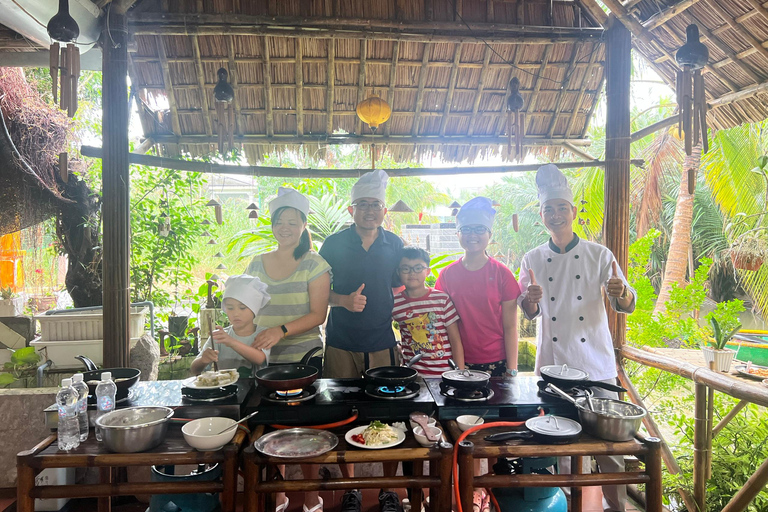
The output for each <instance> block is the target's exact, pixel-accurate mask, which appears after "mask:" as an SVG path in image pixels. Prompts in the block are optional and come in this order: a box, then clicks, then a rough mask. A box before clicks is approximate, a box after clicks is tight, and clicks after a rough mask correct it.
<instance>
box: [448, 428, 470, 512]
mask: <svg viewBox="0 0 768 512" xmlns="http://www.w3.org/2000/svg"><path fill="white" fill-rule="evenodd" d="M474 448H475V445H474V443H472V442H471V441H466V440H465V441H462V442H460V443H459V447H458V449H459V455H458V460H457V463H458V465H459V472H458V474H459V481H458V482H453V485H455V486H458V488H459V496H460V497H461V508H462V510H463V511H464V512H468V511H470V510H472V494H473V493H474V491H475V486H474V480H475V464H474V456H473V453H472V452H473V451H474Z"/></svg>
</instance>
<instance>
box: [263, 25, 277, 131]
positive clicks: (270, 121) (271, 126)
mask: <svg viewBox="0 0 768 512" xmlns="http://www.w3.org/2000/svg"><path fill="white" fill-rule="evenodd" d="M261 57H262V58H263V59H264V65H263V73H264V107H265V108H266V110H267V117H266V125H267V137H271V136H273V135H274V134H275V121H274V116H273V115H272V65H271V64H270V62H269V37H268V36H264V37H263V38H262V51H261Z"/></svg>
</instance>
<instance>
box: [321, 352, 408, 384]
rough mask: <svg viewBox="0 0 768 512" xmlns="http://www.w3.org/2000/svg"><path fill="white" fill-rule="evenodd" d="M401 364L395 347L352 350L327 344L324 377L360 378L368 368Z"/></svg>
mask: <svg viewBox="0 0 768 512" xmlns="http://www.w3.org/2000/svg"><path fill="white" fill-rule="evenodd" d="M366 360H367V361H366ZM366 363H367V364H366ZM399 364H400V352H399V351H398V350H397V349H396V348H395V347H392V348H387V349H384V350H379V351H378V352H351V351H349V350H342V349H340V348H334V347H329V346H327V345H326V347H325V357H324V359H323V378H325V379H359V378H360V377H362V375H363V372H364V371H365V370H367V369H368V368H378V367H379V366H397V365H399Z"/></svg>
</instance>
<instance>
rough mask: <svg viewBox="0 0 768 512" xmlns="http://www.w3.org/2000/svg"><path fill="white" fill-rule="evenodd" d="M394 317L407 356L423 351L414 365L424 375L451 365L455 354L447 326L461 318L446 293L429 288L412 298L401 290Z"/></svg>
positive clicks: (433, 374)
mask: <svg viewBox="0 0 768 512" xmlns="http://www.w3.org/2000/svg"><path fill="white" fill-rule="evenodd" d="M392 318H394V320H395V321H396V322H397V324H398V325H399V326H400V337H401V343H402V347H403V356H404V358H405V359H406V361H407V360H409V359H410V358H412V357H413V356H414V355H416V354H424V356H423V357H422V358H421V360H420V361H418V362H416V363H414V365H413V366H412V368H414V369H416V370H418V371H419V373H420V374H422V375H424V376H431V377H434V376H439V375H440V374H441V373H443V372H445V371H448V370H450V369H451V367H450V365H449V364H448V359H450V358H451V357H452V356H453V354H452V353H451V343H450V341H449V340H448V331H446V329H445V328H446V327H447V326H449V325H451V324H452V323H454V322H456V321H458V320H459V315H458V314H457V313H456V308H454V307H453V302H451V298H450V297H449V296H448V294H447V293H445V292H441V291H439V290H433V289H432V288H430V289H429V293H427V294H426V295H424V296H423V297H418V298H415V299H412V298H410V297H407V296H406V295H405V291H402V292H400V293H398V294H397V295H395V306H394V308H393V309H392Z"/></svg>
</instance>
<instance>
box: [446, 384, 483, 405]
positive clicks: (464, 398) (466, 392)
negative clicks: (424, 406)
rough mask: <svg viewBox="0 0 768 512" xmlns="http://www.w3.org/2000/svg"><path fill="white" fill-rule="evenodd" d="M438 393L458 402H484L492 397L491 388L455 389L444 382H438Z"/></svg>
mask: <svg viewBox="0 0 768 512" xmlns="http://www.w3.org/2000/svg"><path fill="white" fill-rule="evenodd" d="M440 394H442V395H444V396H447V397H448V398H450V399H452V400H458V401H460V402H486V401H488V400H490V399H491V398H493V390H492V389H491V388H478V389H456V388H454V387H451V386H449V385H447V384H445V383H444V382H441V383H440Z"/></svg>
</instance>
